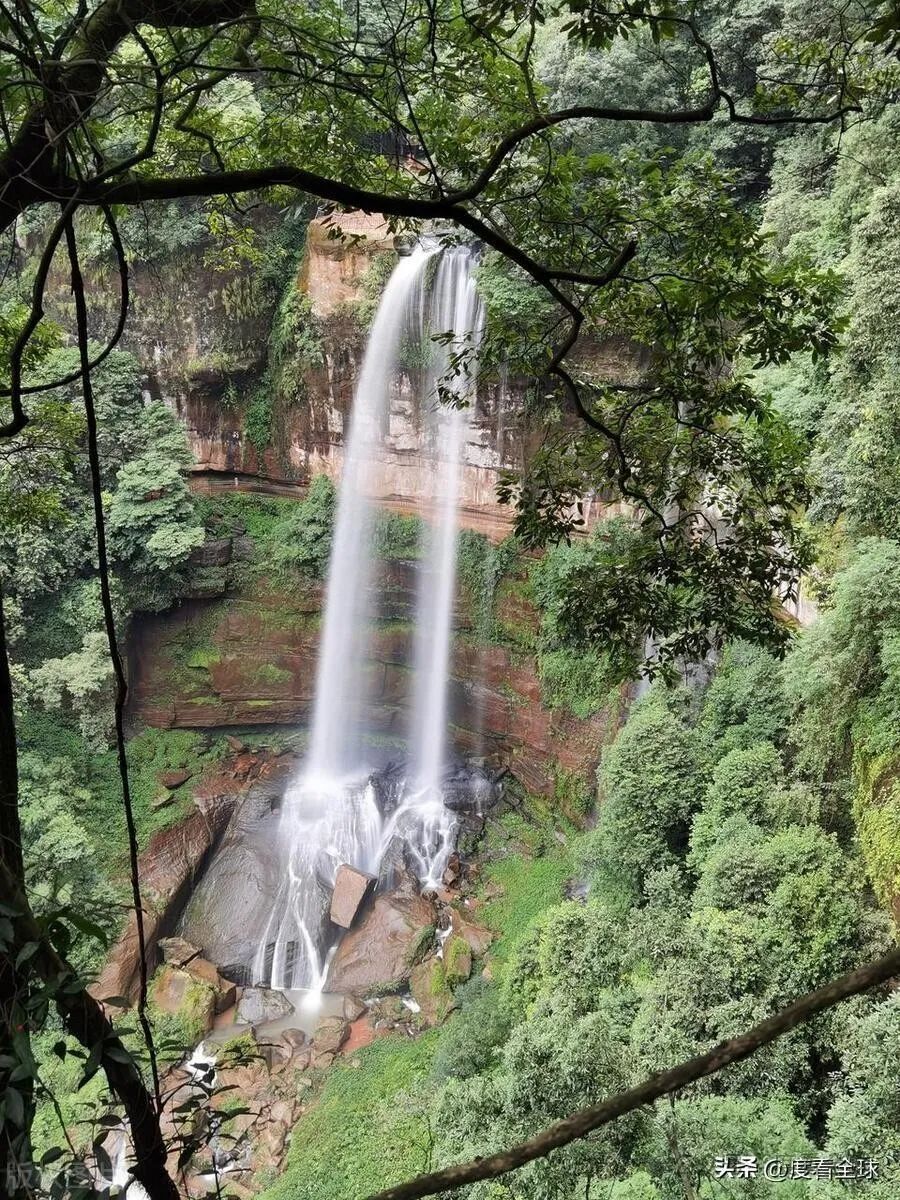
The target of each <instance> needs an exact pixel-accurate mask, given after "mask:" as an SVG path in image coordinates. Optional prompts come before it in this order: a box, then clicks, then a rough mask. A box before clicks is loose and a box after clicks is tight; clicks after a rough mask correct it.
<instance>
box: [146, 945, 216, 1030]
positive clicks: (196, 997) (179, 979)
mask: <svg viewBox="0 0 900 1200" xmlns="http://www.w3.org/2000/svg"><path fill="white" fill-rule="evenodd" d="M150 1002H151V1005H152V1007H153V1008H154V1009H156V1010H157V1011H158V1012H160V1013H164V1014H165V1015H166V1016H170V1017H177V1018H178V1019H179V1022H180V1025H181V1029H182V1032H183V1036H184V1038H185V1039H186V1042H187V1044H189V1045H191V1044H195V1043H197V1042H199V1041H200V1040H201V1039H202V1038H203V1037H204V1036H205V1035H206V1034H207V1033H209V1031H210V1030H211V1029H212V1026H213V1017H214V1016H215V1011H216V993H215V989H214V988H213V987H211V986H210V984H209V983H207V982H206V981H205V980H202V979H197V978H196V977H195V976H193V975H191V974H190V972H188V971H186V970H184V968H183V967H176V966H173V965H172V964H171V963H166V964H165V965H164V966H162V967H160V969H159V971H157V973H156V975H155V976H154V978H153V986H152V988H151V991H150Z"/></svg>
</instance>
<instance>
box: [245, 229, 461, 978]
mask: <svg viewBox="0 0 900 1200" xmlns="http://www.w3.org/2000/svg"><path fill="white" fill-rule="evenodd" d="M436 256H437V261H436V262H435V261H434V260H435V257H436ZM473 264H474V259H473V256H472V253H471V251H470V250H469V249H468V248H466V247H456V248H452V249H446V250H443V251H442V250H440V249H439V248H438V246H437V245H436V244H435V245H420V246H417V247H416V248H415V249H414V250H413V252H412V253H411V254H410V255H408V256H406V257H404V258H401V259H400V261H399V263H398V264H397V266H396V268H395V269H394V272H393V274H392V275H391V278H390V280H389V282H388V284H387V287H386V288H385V291H384V293H383V295H382V298H381V302H380V304H379V307H378V311H377V313H376V316H375V320H374V322H373V325H372V329H371V332H370V335H369V340H368V344H367V347H366V352H365V357H364V360H363V364H362V370H361V373H360V378H359V382H358V384H357V388H356V392H355V396H354V402H353V409H352V413H351V422H350V431H349V436H348V437H347V439H346V442H345V455H344V465H343V475H342V479H341V484H340V489H339V502H338V512H337V520H336V526H335V534H334V542H333V546H332V553H331V560H330V563H329V569H328V581H327V592H326V608H325V615H324V626H323V634H322V643H321V649H320V653H319V661H318V666H317V675H316V696H315V705H314V712H313V722H312V732H311V738H310V746H309V753H308V755H307V758H306V760H305V762H304V764H303V767H302V768H301V770H300V772H299V774H298V776H297V777H296V778H295V779H294V780H293V781H292V783H291V785H290V787H289V788H288V791H287V793H286V795H285V800H284V805H283V809H282V815H281V820H280V826H279V835H278V836H279V841H280V843H281V848H282V852H283V856H284V868H283V870H282V872H281V882H280V886H279V891H278V895H277V897H276V898H275V902H274V904H273V906H272V912H271V917H270V919H269V923H268V927H267V929H266V931H265V934H264V936H263V938H262V941H261V944H260V947H259V951H258V953H257V957H256V961H255V962H254V964H253V978H254V981H255V982H257V983H263V984H266V985H268V986H271V987H275V988H282V989H284V988H306V989H310V991H311V992H312V993H313V994H315V993H316V992H317V991H321V989H322V988H323V986H324V984H325V980H326V977H327V973H328V966H329V963H330V957H331V955H332V954H333V952H334V949H335V947H336V944H337V942H336V940H334V939H333V938H332V939H331V940H329V921H328V908H329V903H330V896H331V890H332V887H333V885H334V881H335V876H336V873H337V869H338V867H339V866H340V865H341V864H342V863H347V864H349V865H351V866H354V867H357V868H358V869H360V870H362V871H365V872H367V873H368V874H370V875H373V876H375V877H379V876H383V875H384V873H385V871H387V870H390V869H391V867H390V866H389V865H388V864H395V863H396V857H397V856H396V854H395V853H394V852H395V851H396V849H397V847H398V846H399V847H400V850H401V852H402V857H403V858H404V859H405V860H406V861H408V862H410V863H411V864H413V866H414V868H415V871H416V873H417V874H418V877H419V881H420V883H421V884H422V886H423V887H434V886H436V885H437V884H438V883H439V881H440V878H441V875H442V873H443V871H444V868H445V866H446V862H447V858H448V857H449V855H450V853H451V851H452V849H453V844H454V838H455V817H454V815H453V812H452V810H451V809H450V808H449V807H448V806H447V805H446V804H445V803H444V796H443V791H442V777H443V774H444V770H445V767H446V737H447V711H446V709H447V680H448V673H449V660H450V646H451V633H452V620H453V603H454V594H455V583H456V543H457V526H458V506H459V489H460V470H461V464H462V460H463V454H464V449H465V443H466V435H467V430H468V426H469V420H470V411H471V409H470V405H471V402H472V400H473V393H474V383H473V378H474V369H473V363H474V356H475V354H476V353H477V350H478V343H479V340H480V337H481V332H482V327H483V311H482V307H481V304H480V301H479V300H478V296H477V293H476V291H475V285H474V281H473V277H472V267H473ZM410 355H412V356H414V357H415V358H416V359H417V361H419V362H421V363H422V364H423V369H422V370H421V371H420V372H419V375H420V377H421V380H422V383H421V387H422V392H423V394H422V396H421V397H420V399H421V401H422V411H423V415H424V419H425V420H426V422H427V425H428V430H429V435H430V443H431V445H432V447H433V455H434V476H433V478H434V491H433V495H432V497H431V498H432V499H433V501H434V510H435V514H436V515H435V519H434V522H433V523H432V524H431V525H430V527H429V528H428V530H427V532H426V534H425V543H424V546H423V548H422V549H423V553H422V557H421V560H420V564H419V570H418V588H417V591H418V600H417V610H416V632H415V655H414V683H413V695H412V705H411V717H410V723H409V729H408V731H407V732H408V739H409V746H410V764H409V768H408V770H407V772H406V773H405V776H404V778H403V779H402V780H401V781H400V786H399V787H395V788H394V789H393V790H392V791H391V793H390V797H389V802H387V803H386V801H385V795H384V790H383V789H379V788H377V787H376V785H375V783H374V782H373V778H372V771H373V766H374V764H373V763H372V762H371V761H369V760H368V758H367V753H366V749H365V746H366V737H365V735H366V732H367V731H366V713H367V710H368V707H369V705H370V703H371V699H372V697H371V694H370V687H369V670H370V668H369V661H370V656H369V653H368V651H369V643H370V639H371V636H372V629H373V620H374V616H375V613H376V611H377V606H376V601H377V596H376V587H375V584H376V571H375V566H376V556H375V548H374V536H373V535H374V521H375V515H376V514H375V509H374V505H373V503H372V495H373V492H374V491H375V473H376V470H377V459H378V448H379V443H380V441H381V438H382V437H383V433H384V430H385V429H386V426H387V420H388V415H389V406H390V396H391V390H392V387H393V386H394V385H395V384H396V382H397V379H398V377H399V374H400V372H401V371H402V370H405V369H407V368H406V367H405V366H404V358H405V357H407V358H408V357H409V356H410ZM439 397H440V399H439ZM441 401H443V402H441Z"/></svg>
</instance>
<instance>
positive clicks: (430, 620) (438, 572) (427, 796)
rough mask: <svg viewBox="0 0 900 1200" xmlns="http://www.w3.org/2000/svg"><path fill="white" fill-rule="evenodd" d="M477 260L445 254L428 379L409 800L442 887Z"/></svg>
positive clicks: (417, 850)
mask: <svg viewBox="0 0 900 1200" xmlns="http://www.w3.org/2000/svg"><path fill="white" fill-rule="evenodd" d="M471 264H472V258H471V254H470V252H469V250H468V249H467V248H465V247H460V248H458V249H455V250H451V251H448V252H445V253H444V254H443V255H442V257H441V261H440V263H439V264H438V269H437V274H436V277H435V281H434V288H433V291H432V295H431V307H430V325H431V329H432V332H433V334H434V335H437V336H438V337H440V338H441V339H442V340H441V341H439V342H438V343H436V347H437V349H436V353H435V354H434V356H433V359H432V363H431V369H430V372H429V380H428V399H429V401H430V402H431V403H430V417H431V424H432V436H433V441H434V446H435V454H436V458H437V461H438V470H437V473H436V477H435V492H436V499H437V502H438V503H437V511H436V513H435V517H434V520H433V522H432V524H431V525H430V527H429V529H428V531H427V533H426V554H425V557H424V559H423V563H422V569H421V571H420V573H419V588H418V603H417V613H416V645H415V659H414V666H415V687H414V692H413V707H412V721H411V724H410V745H411V747H412V769H411V773H410V780H409V788H410V791H409V796H408V798H407V806H408V809H409V812H410V817H411V818H412V820H413V823H416V824H418V826H419V830H418V836H416V837H414V838H413V839H411V849H412V851H413V854H414V855H415V856H416V858H417V864H418V867H419V873H420V877H421V878H422V880H423V882H424V883H425V884H426V886H431V887H437V886H440V881H441V875H442V873H443V870H444V867H445V866H446V862H447V858H448V857H449V855H450V853H451V851H452V849H453V834H454V828H453V824H452V822H451V821H450V819H449V817H448V814H447V810H446V808H445V806H444V803H443V799H442V795H441V776H442V773H443V768H444V764H445V758H446V742H447V679H448V676H449V671H450V645H451V637H452V624H453V601H454V596H455V592H456V550H457V532H458V522H459V511H458V510H459V490H460V471H461V467H462V462H463V456H464V450H465V441H466V434H467V432H468V428H469V420H470V415H471V404H472V402H473V400H474V378H475V372H474V366H475V363H474V356H475V354H476V353H477V350H478V344H479V341H480V338H481V333H482V326H483V322H484V314H483V309H482V305H481V301H480V300H479V298H478V293H477V291H476V289H475V281H474V279H473V278H472V272H471ZM439 387H442V388H443V389H444V392H445V396H446V394H447V393H449V394H450V395H449V396H447V399H451V402H450V403H447V404H442V403H440V401H439V397H438V389H439Z"/></svg>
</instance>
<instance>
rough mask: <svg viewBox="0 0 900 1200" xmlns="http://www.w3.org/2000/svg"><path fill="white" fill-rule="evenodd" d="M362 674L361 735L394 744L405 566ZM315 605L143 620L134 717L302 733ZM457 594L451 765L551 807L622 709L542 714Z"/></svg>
mask: <svg viewBox="0 0 900 1200" xmlns="http://www.w3.org/2000/svg"><path fill="white" fill-rule="evenodd" d="M378 587H379V590H380V592H381V594H382V596H383V601H382V609H381V613H380V620H379V622H378V624H377V627H376V629H375V631H374V636H373V639H372V648H371V659H370V663H369V675H370V681H371V688H372V693H373V695H374V697H375V700H374V704H373V707H372V710H371V716H370V729H371V731H372V733H373V735H374V736H375V737H376V738H380V739H382V740H383V741H384V742H385V744H386V745H395V746H396V745H402V739H403V738H404V735H405V731H406V726H407V714H408V707H409V704H410V702H411V695H412V687H411V671H410V665H411V661H412V655H413V625H412V617H413V613H414V609H415V579H414V574H413V568H412V566H411V565H410V564H404V563H389V564H385V565H384V567H383V568H382V577H381V579H380V580H379V581H378ZM322 599H323V597H322V593H321V589H320V588H319V587H318V586H313V585H310V586H309V587H307V588H306V589H302V590H300V589H297V588H295V587H292V588H286V587H284V588H282V587H277V586H273V585H271V584H269V583H266V582H265V581H262V582H257V583H255V584H253V585H251V587H250V588H249V589H245V590H243V591H242V592H241V593H240V594H239V595H235V596H233V597H226V598H225V599H221V600H216V601H211V602H201V601H193V602H189V603H186V604H184V605H183V606H182V607H180V608H178V609H176V610H174V611H172V612H168V613H164V614H160V615H157V616H153V617H144V618H142V619H141V620H140V621H139V622H138V623H137V625H136V628H135V631H134V636H133V638H132V678H133V681H134V682H133V691H132V716H133V717H134V718H135V719H136V720H138V721H140V722H142V723H144V724H148V725H153V726H157V727H163V728H191V729H194V728H216V727H223V728H229V727H231V728H235V727H245V726H273V725H274V726H279V725H283V726H286V727H289V728H292V729H295V728H297V727H300V728H303V727H305V726H307V725H308V723H309V719H310V716H311V712H312V702H313V692H314V687H315V663H316V658H317V650H318V639H319V634H320V623H321V622H320V617H321V606H322ZM469 611H470V605H469V604H468V603H467V599H466V597H465V596H464V595H462V594H461V595H460V596H459V598H458V602H457V606H456V618H455V626H456V629H455V638H454V645H453V656H452V666H451V681H450V713H451V725H452V734H453V737H454V741H455V744H456V748H457V749H458V750H459V751H461V752H467V753H472V754H476V755H482V754H485V755H488V756H490V757H492V758H493V759H494V760H495V762H496V765H497V766H498V767H508V768H509V770H510V771H511V772H512V773H513V774H514V775H515V776H516V777H517V778H518V779H519V780H520V781H521V782H522V784H523V785H524V786H526V787H527V788H528V789H529V790H531V791H533V792H536V793H541V794H544V795H552V794H553V793H554V792H555V791H556V790H557V789H558V788H559V787H560V784H561V782H564V780H565V779H566V778H567V777H568V776H571V775H574V776H577V777H578V778H579V779H580V780H582V781H583V782H584V783H589V782H590V780H591V778H592V775H593V770H594V768H595V766H596V763H597V760H598V758H599V754H600V750H601V748H602V746H603V745H604V744H606V743H607V742H608V741H609V740H610V739H611V737H612V735H613V733H614V732H615V729H616V728H617V727H618V724H619V722H620V719H621V709H622V706H623V704H624V697H621V698H620V699H619V701H618V702H617V703H615V704H614V705H612V706H611V707H610V708H609V709H604V710H603V711H601V712H599V713H597V714H596V715H595V716H593V717H591V718H590V719H588V720H579V719H577V718H576V717H574V716H572V715H571V714H570V713H568V712H566V711H564V710H561V709H558V710H553V711H551V710H549V709H547V708H545V707H544V706H543V704H542V702H541V689H540V682H539V679H538V676H537V672H536V667H535V663H534V659H533V657H532V656H531V655H530V654H529V653H527V652H526V651H525V650H524V649H522V650H520V649H517V648H516V646H515V643H514V641H512V640H511V641H510V642H509V643H507V644H499V643H495V642H488V643H485V642H483V641H480V640H479V639H478V638H477V637H476V634H475V630H474V629H473V628H472V624H471V620H470V617H469ZM497 619H498V620H499V621H500V622H501V623H503V624H505V626H506V627H507V628H508V629H509V630H510V631H511V632H512V633H513V634H516V633H518V634H519V635H521V634H522V633H523V632H526V633H527V632H529V631H530V630H531V629H533V627H534V625H535V622H536V614H535V612H534V609H533V608H532V607H531V605H530V603H529V601H528V600H527V598H526V597H523V596H522V595H520V594H517V592H516V590H515V587H514V586H511V587H510V588H509V590H507V591H506V592H504V593H502V594H501V595H500V597H499V599H498V604H497Z"/></svg>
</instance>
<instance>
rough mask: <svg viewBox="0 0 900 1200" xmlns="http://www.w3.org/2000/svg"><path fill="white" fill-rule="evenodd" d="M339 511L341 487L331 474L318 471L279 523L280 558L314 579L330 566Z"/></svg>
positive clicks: (280, 561) (278, 556)
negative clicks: (329, 475) (339, 489)
mask: <svg viewBox="0 0 900 1200" xmlns="http://www.w3.org/2000/svg"><path fill="white" fill-rule="evenodd" d="M336 514H337V491H336V489H335V486H334V484H333V483H332V482H331V480H330V479H329V478H328V476H327V475H317V476H316V477H315V478H314V479H313V481H312V483H311V484H310V486H309V491H308V492H307V493H306V496H305V497H304V499H303V500H301V501H300V503H299V504H297V505H296V506H295V507H294V508H292V509H291V511H290V513H289V514H288V516H287V517H286V518H285V520H284V521H283V522H282V523H281V525H280V526H279V527H278V531H277V539H278V542H279V543H280V545H279V548H278V550H277V551H276V560H277V562H278V563H279V564H280V565H281V566H288V567H291V568H293V569H294V570H297V571H299V572H300V573H301V574H302V575H307V576H309V577H310V578H312V579H321V578H322V577H323V576H324V575H325V572H326V571H327V569H328V558H329V555H330V553H331V539H332V535H333V532H334V522H335V518H336Z"/></svg>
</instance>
